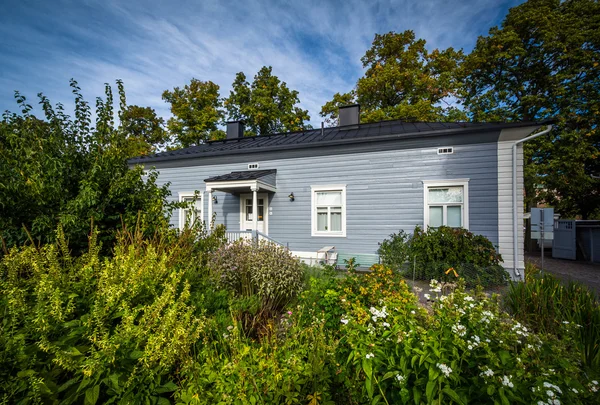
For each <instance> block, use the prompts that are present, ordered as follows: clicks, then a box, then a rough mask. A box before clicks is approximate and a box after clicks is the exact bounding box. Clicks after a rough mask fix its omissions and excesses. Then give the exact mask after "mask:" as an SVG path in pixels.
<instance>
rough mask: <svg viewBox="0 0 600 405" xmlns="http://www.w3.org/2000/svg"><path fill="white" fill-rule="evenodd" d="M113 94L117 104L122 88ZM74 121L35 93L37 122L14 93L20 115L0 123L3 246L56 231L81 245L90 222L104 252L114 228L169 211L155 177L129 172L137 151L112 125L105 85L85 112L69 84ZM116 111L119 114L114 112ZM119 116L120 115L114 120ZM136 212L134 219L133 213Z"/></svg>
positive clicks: (42, 239) (47, 238)
mask: <svg viewBox="0 0 600 405" xmlns="http://www.w3.org/2000/svg"><path fill="white" fill-rule="evenodd" d="M118 85H119V96H120V99H121V106H124V100H125V94H124V89H123V86H122V83H121V82H118ZM71 88H72V90H73V94H74V96H75V114H74V118H71V117H70V116H69V115H67V114H66V113H65V111H64V109H63V106H62V105H60V104H58V105H56V106H52V105H51V103H50V101H49V100H48V99H47V98H46V97H45V96H44V95H42V94H39V99H40V104H41V105H42V109H43V110H44V115H45V117H44V119H40V118H38V117H35V116H34V115H33V114H32V112H31V111H32V107H31V106H30V105H29V104H28V103H27V100H26V99H25V97H23V96H21V95H20V94H19V93H16V99H17V103H18V106H19V109H20V112H19V113H11V112H6V113H4V114H3V117H2V121H1V122H0V179H1V180H0V236H1V237H2V242H3V243H4V245H6V246H7V247H11V246H15V245H21V244H23V243H26V242H27V241H28V240H30V239H32V240H33V241H35V242H36V243H47V242H51V241H52V240H53V239H54V237H55V230H56V227H57V225H59V224H60V225H62V227H63V229H64V232H65V234H66V236H67V238H68V239H69V241H70V244H71V247H72V248H73V249H74V250H75V251H81V250H83V249H85V247H86V246H87V243H88V240H87V236H88V234H89V232H90V229H91V228H90V223H91V222H93V224H94V226H95V227H96V228H97V229H98V231H99V239H100V241H102V242H106V243H104V246H105V247H106V248H109V246H112V243H111V242H112V241H114V239H115V237H116V232H117V230H118V229H120V228H121V227H122V225H123V224H125V225H130V226H132V225H134V224H135V223H136V222H137V221H138V215H141V218H142V221H144V223H145V224H148V226H149V229H152V228H153V225H157V224H158V223H162V221H164V214H165V210H169V209H170V207H171V206H170V205H169V204H167V203H165V200H164V198H165V197H166V196H167V195H168V193H169V191H168V188H167V187H165V186H163V187H159V186H157V184H156V181H155V180H156V173H152V172H151V173H150V174H149V175H148V176H147V178H145V177H144V176H143V170H142V168H141V167H137V168H133V169H130V168H129V167H128V165H127V158H129V157H132V156H135V154H136V153H137V152H138V145H139V144H138V143H137V142H132V141H131V139H132V138H135V137H134V136H129V134H128V133H126V132H125V130H124V129H123V128H120V127H118V126H116V125H115V122H114V116H115V113H114V106H113V104H114V100H113V94H112V89H111V86H109V85H108V84H107V85H106V88H105V97H104V98H97V99H96V109H95V116H96V122H95V125H92V121H91V116H92V111H91V108H90V106H89V104H88V103H87V102H86V101H85V100H84V99H83V96H82V95H81V89H80V88H79V86H78V85H77V82H75V81H74V80H72V81H71ZM121 112H122V111H121ZM120 115H122V114H120ZM138 213H139V214H138Z"/></svg>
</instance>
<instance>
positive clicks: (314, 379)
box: [177, 314, 337, 405]
mask: <svg viewBox="0 0 600 405" xmlns="http://www.w3.org/2000/svg"><path fill="white" fill-rule="evenodd" d="M279 329H280V333H278V334H275V333H273V334H272V335H269V336H268V337H266V338H264V339H262V340H261V342H260V343H255V342H252V341H249V340H247V339H246V338H245V337H244V336H243V334H241V333H240V331H239V329H238V328H237V327H230V328H229V330H228V331H227V332H226V333H225V334H224V335H223V336H222V337H221V338H220V339H219V341H218V344H216V345H215V346H213V347H210V346H203V347H202V351H201V352H200V353H199V354H198V357H197V359H196V361H195V362H194V363H188V365H187V366H186V367H185V368H184V369H183V370H182V373H181V374H182V377H183V378H184V382H183V384H182V387H181V390H180V391H179V392H178V393H177V403H178V404H215V403H231V404H280V403H308V404H314V405H316V404H328V405H332V404H333V403H334V402H333V401H332V400H331V398H332V396H333V395H334V394H335V389H333V388H332V385H333V380H334V378H335V375H336V371H337V370H336V366H335V357H334V353H335V350H336V346H337V342H336V341H335V340H333V339H332V338H331V337H330V336H329V334H328V331H327V329H326V328H325V327H324V325H323V323H322V322H319V321H318V320H315V321H314V322H312V323H311V324H309V325H303V326H301V327H300V326H298V325H297V324H296V322H295V319H294V317H293V316H292V315H287V314H286V316H284V317H282V318H281V321H280V323H279Z"/></svg>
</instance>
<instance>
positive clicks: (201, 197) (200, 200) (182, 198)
mask: <svg viewBox="0 0 600 405" xmlns="http://www.w3.org/2000/svg"><path fill="white" fill-rule="evenodd" d="M196 196H197V197H198V201H197V203H200V221H202V222H203V223H204V192H203V191H182V192H180V193H179V202H183V201H185V199H186V198H194V197H196ZM185 211H186V210H185V209H183V208H180V209H179V229H183V228H184V226H185V219H186V218H185Z"/></svg>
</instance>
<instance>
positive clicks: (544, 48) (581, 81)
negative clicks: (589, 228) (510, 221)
mask: <svg viewBox="0 0 600 405" xmlns="http://www.w3.org/2000/svg"><path fill="white" fill-rule="evenodd" d="M599 24H600V4H599V3H598V2H597V1H594V0H571V1H559V0H529V1H527V2H525V3H523V4H521V5H519V6H517V7H514V8H512V9H510V11H509V13H508V15H507V16H506V18H505V20H504V21H503V23H502V26H501V27H493V28H491V29H490V31H489V34H488V35H487V36H484V37H480V38H479V39H478V41H477V45H476V46H475V49H474V50H473V52H472V53H471V54H470V55H468V57H467V58H466V60H465V63H464V65H463V66H462V68H461V71H462V73H461V75H462V79H461V80H462V81H463V82H464V83H465V87H464V98H465V105H466V107H467V108H468V110H469V113H470V115H471V116H472V118H473V120H475V121H517V120H523V121H532V120H544V119H548V118H553V119H555V120H556V124H557V126H556V128H555V129H554V130H553V131H552V133H551V134H550V135H549V136H544V137H540V138H538V139H536V140H534V141H532V142H530V143H528V144H526V146H525V155H526V162H527V166H526V169H525V176H526V179H525V180H526V182H525V184H526V193H527V202H528V203H530V204H531V203H535V202H537V201H540V200H543V201H545V202H547V203H549V204H551V205H552V206H554V207H556V209H557V210H558V212H560V213H561V214H562V215H563V216H569V217H573V216H575V215H581V216H582V217H583V218H584V219H587V218H592V217H598V215H600V212H599V211H598V207H599V206H600V195H599V194H598V192H597V190H598V189H599V188H600V181H599V180H598V179H594V178H593V177H592V176H591V175H592V174H595V175H598V172H600V167H599V164H598V161H599V159H598V156H600V132H599V131H598V128H599V126H598V116H599V114H598V112H599V111H600V96H599V95H600V91H598V89H599V88H600V75H599V74H598V72H599V71H600V68H599V63H600V61H599V60H598V54H599V51H600V33H599V30H598V26H599ZM538 186H541V187H538Z"/></svg>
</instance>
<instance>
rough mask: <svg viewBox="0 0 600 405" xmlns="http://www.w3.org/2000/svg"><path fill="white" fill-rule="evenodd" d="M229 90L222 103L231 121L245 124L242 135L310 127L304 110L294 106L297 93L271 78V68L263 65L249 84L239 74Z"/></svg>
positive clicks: (243, 75)
mask: <svg viewBox="0 0 600 405" xmlns="http://www.w3.org/2000/svg"><path fill="white" fill-rule="evenodd" d="M232 87H233V89H232V91H231V93H230V95H229V97H228V98H226V99H225V101H224V104H225V107H226V108H227V112H228V113H229V119H231V120H243V121H245V123H246V129H247V131H246V135H266V134H273V133H277V132H289V131H299V130H302V129H305V128H310V126H309V125H308V124H307V123H306V121H308V120H310V116H309V115H308V110H303V109H301V108H300V107H298V106H297V104H298V103H300V99H299V97H298V91H296V90H290V89H289V88H288V86H287V84H286V83H285V82H282V81H281V80H279V78H278V77H277V76H275V75H273V69H272V68H271V67H270V66H269V67H267V66H263V67H262V68H261V69H260V70H259V72H258V73H257V74H256V76H254V80H253V81H252V83H249V82H248V81H247V79H246V75H245V74H244V73H243V72H239V73H238V74H237V75H236V77H235V80H234V82H233V84H232Z"/></svg>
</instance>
